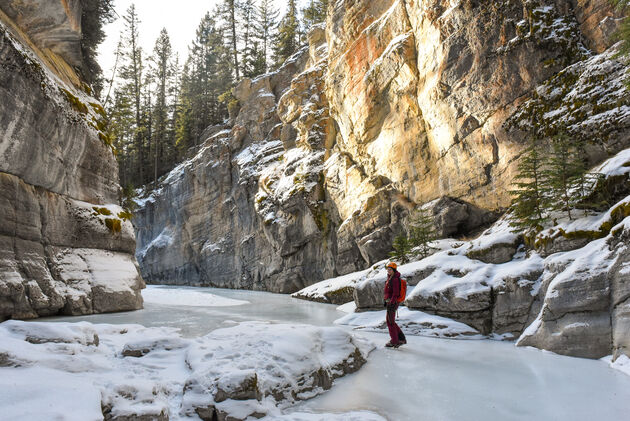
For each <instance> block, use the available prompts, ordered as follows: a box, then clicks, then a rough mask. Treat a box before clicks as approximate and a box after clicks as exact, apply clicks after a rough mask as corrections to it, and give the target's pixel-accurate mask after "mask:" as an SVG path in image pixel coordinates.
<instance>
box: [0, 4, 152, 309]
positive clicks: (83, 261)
mask: <svg viewBox="0 0 630 421" xmlns="http://www.w3.org/2000/svg"><path fill="white" fill-rule="evenodd" d="M19 3H20V5H17V4H16V2H11V1H3V2H0V8H1V9H2V10H1V11H0V18H1V19H0V104H2V112H1V113H0V209H1V212H2V215H3V218H2V219H1V220H0V320H3V319H6V318H10V317H13V318H33V317H38V316H45V315H52V314H58V313H63V314H87V313H93V312H107V311H117V310H132V309H137V308H140V307H141V306H142V297H141V295H140V293H139V290H140V288H142V287H143V281H142V279H141V277H140V276H139V272H138V269H137V265H136V263H135V259H134V257H133V251H134V250H135V239H134V232H133V227H132V225H131V223H130V221H129V219H130V215H128V214H126V213H125V212H124V211H123V210H122V209H121V208H120V207H119V206H118V205H116V204H115V203H117V194H118V192H117V186H118V181H117V165H116V161H115V158H114V155H113V152H112V149H111V147H110V146H109V145H108V144H107V137H106V136H105V134H104V133H102V132H101V130H100V128H101V127H102V124H103V119H104V114H103V109H102V107H101V106H100V104H98V102H97V101H96V100H95V99H93V98H91V97H90V96H89V95H88V94H86V93H85V92H84V90H89V89H88V88H87V87H86V85H83V86H82V85H81V82H80V80H79V78H78V77H77V76H76V74H75V73H74V70H73V67H72V66H73V62H74V59H76V56H77V55H78V57H80V50H79V49H78V40H80V35H81V34H80V29H77V28H80V25H79V26H77V20H76V19H77V16H80V5H79V2H76V1H74V2H67V1H62V2H45V3H46V5H45V7H44V8H43V9H42V8H40V7H39V6H38V4H39V3H44V2H39V3H38V2H34V1H33V2H19ZM18 6H20V8H19V9H18ZM22 6H23V7H22ZM3 12H6V14H5V13H3ZM7 15H8V16H7ZM9 16H13V17H14V18H15V20H13V19H11V18H10V17H9ZM79 23H80V22H79ZM77 30H78V31H79V32H78V33H77V32H76V31H77ZM73 34H74V35H73Z"/></svg>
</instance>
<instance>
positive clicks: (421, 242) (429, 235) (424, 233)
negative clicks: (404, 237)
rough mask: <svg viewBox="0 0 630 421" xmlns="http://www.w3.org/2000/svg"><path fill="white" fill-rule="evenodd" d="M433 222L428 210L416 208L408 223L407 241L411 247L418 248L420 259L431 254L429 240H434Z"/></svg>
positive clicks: (432, 248)
mask: <svg viewBox="0 0 630 421" xmlns="http://www.w3.org/2000/svg"><path fill="white" fill-rule="evenodd" d="M436 238H437V237H436V233H435V223H434V221H433V217H432V216H431V215H430V213H429V211H428V210H426V209H423V208H422V207H420V208H418V210H416V211H415V212H414V214H413V215H412V217H411V222H410V224H409V243H410V245H411V247H412V248H418V250H419V255H420V257H421V258H422V259H424V258H425V257H427V256H428V255H429V254H431V251H432V250H435V248H434V247H431V245H430V244H431V242H432V241H435V240H436Z"/></svg>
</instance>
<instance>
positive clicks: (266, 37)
mask: <svg viewBox="0 0 630 421" xmlns="http://www.w3.org/2000/svg"><path fill="white" fill-rule="evenodd" d="M279 15H280V12H279V11H278V9H276V8H275V7H274V5H273V0H260V4H259V5H258V8H257V9H256V21H255V23H254V37H255V39H256V40H257V41H258V42H259V55H260V57H258V58H257V60H259V64H258V65H260V67H261V69H262V72H261V73H266V72H267V70H268V69H269V50H270V47H271V44H272V40H273V39H274V34H275V29H276V26H277V21H278V16H279Z"/></svg>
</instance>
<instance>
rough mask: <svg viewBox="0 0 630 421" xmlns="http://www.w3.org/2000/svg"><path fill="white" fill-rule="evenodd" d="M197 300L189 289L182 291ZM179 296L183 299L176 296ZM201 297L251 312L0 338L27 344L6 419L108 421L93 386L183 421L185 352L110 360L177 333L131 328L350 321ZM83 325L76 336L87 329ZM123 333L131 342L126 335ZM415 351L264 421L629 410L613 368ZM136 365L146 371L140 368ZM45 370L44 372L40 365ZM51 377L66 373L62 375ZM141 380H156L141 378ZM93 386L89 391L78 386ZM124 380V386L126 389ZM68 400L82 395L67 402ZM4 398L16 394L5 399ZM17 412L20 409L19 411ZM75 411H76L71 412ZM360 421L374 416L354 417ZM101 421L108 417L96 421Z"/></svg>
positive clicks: (494, 349) (515, 351)
mask: <svg viewBox="0 0 630 421" xmlns="http://www.w3.org/2000/svg"><path fill="white" fill-rule="evenodd" d="M191 289H192V288H181V290H182V291H187V290H191ZM172 290H173V297H175V296H176V295H177V294H176V292H177V291H178V290H180V288H172ZM195 291H207V292H210V293H212V294H215V295H218V296H223V297H227V298H232V299H238V300H246V301H248V302H249V303H248V304H243V305H240V306H230V307H192V306H186V307H183V306H182V307H174V306H167V305H162V304H153V303H147V305H146V308H145V309H143V310H139V311H136V312H129V313H112V314H101V315H92V316H85V317H81V318H65V320H71V321H73V322H75V321H76V320H79V319H83V320H91V321H93V322H97V321H98V322H106V323H121V324H119V325H109V326H101V327H94V329H95V331H96V333H98V335H99V337H100V344H99V346H98V347H95V346H93V345H91V346H85V345H78V344H77V345H74V346H70V344H66V343H49V344H39V345H37V344H30V343H27V342H24V341H23V337H24V335H23V334H19V335H18V334H17V333H15V335H18V336H15V337H14V336H12V335H13V334H12V335H9V336H5V335H3V337H2V339H0V347H2V348H3V349H0V361H2V353H3V352H6V351H7V350H6V349H5V348H6V347H8V346H14V345H11V344H15V343H19V344H20V348H19V351H20V357H21V361H22V363H21V364H22V367H19V368H16V367H0V387H1V389H0V390H2V391H3V393H0V419H2V417H3V416H5V414H11V415H13V414H15V415H16V417H11V418H9V419H55V417H54V414H59V413H60V412H61V411H57V412H54V413H53V412H41V414H43V416H42V417H36V418H33V417H30V418H29V417H28V416H26V414H25V413H24V411H25V410H31V409H33V408H34V409H35V410H38V411H39V410H40V409H41V410H42V411H43V410H50V411H55V408H62V409H63V415H64V416H65V418H59V419H67V420H73V419H76V420H91V419H102V415H100V396H98V395H94V394H93V392H94V391H95V390H96V388H95V386H94V385H93V384H94V383H95V381H94V379H98V380H97V381H96V383H98V384H99V385H104V386H105V387H106V389H107V391H108V394H109V395H108V396H109V397H110V399H111V400H112V402H113V403H114V404H115V405H114V406H115V407H118V408H120V410H121V411H122V410H123V409H125V408H129V407H130V405H132V401H129V400H128V399H126V398H125V396H128V395H129V392H133V394H135V395H137V396H140V397H147V398H149V397H151V399H153V402H154V407H153V410H155V409H156V408H157V409H159V408H160V406H159V405H166V406H168V407H169V410H170V412H171V420H177V419H186V418H185V417H184V415H182V414H179V413H178V412H177V408H176V407H175V406H173V405H171V404H168V402H169V400H168V399H169V398H168V396H170V395H171V394H176V393H180V391H181V390H182V389H183V385H184V384H185V381H186V379H187V376H188V373H187V372H186V370H187V369H186V364H185V361H184V359H183V358H181V355H182V353H180V352H177V353H175V354H174V355H177V357H176V358H174V357H169V353H168V352H166V351H164V350H163V349H162V348H160V347H155V349H154V350H153V351H151V352H149V353H148V354H146V355H145V356H144V357H142V358H130V357H125V358H120V357H118V358H114V359H109V358H103V356H102V355H103V354H109V355H112V354H114V353H115V352H117V351H116V350H121V349H122V348H123V346H124V345H125V344H128V343H131V344H135V345H139V344H138V343H137V341H139V340H140V339H142V338H144V339H143V340H146V341H149V342H155V343H162V344H163V343H164V342H160V341H161V339H164V338H172V337H173V334H174V331H173V329H167V328H163V327H161V328H158V329H146V328H141V327H133V326H130V325H128V324H124V323H130V322H134V323H138V322H140V323H143V324H146V325H147V326H171V327H181V328H182V333H183V334H184V336H188V337H199V336H203V335H205V334H206V333H208V332H210V331H212V330H215V329H216V328H217V327H225V326H233V325H235V324H236V322H239V321H244V320H259V321H264V320H274V321H282V322H291V323H310V324H315V325H330V324H331V323H332V322H333V320H335V319H338V318H339V317H341V316H343V313H342V312H341V311H338V310H337V309H336V307H335V306H333V305H329V304H320V303H313V302H309V301H302V300H296V299H292V298H290V297H288V296H284V295H276V294H270V293H263V292H253V291H232V290H220V289H211V288H199V289H195ZM367 314H369V313H367ZM375 317H376V316H375ZM44 320H45V319H44ZM48 320H51V319H48ZM57 320H59V318H57ZM5 324H6V322H5V323H2V324H0V326H4V325H5ZM46 324H50V323H46ZM72 325H77V324H76V323H71V324H67V325H65V326H64V325H59V328H60V329H61V330H60V331H59V332H60V333H62V332H63V331H64V329H68V328H69V326H72ZM81 326H83V327H81ZM85 326H87V325H81V324H78V325H77V327H81V329H85ZM94 326H98V325H94ZM62 327H63V329H62ZM342 328H343V327H342ZM348 329H350V327H348ZM403 329H405V328H404V327H403ZM125 331H126V332H127V333H121V332H125ZM73 332H74V333H73V334H72V335H76V336H77V337H82V335H84V333H79V332H80V329H79V330H75V331H73ZM84 332H87V331H84ZM360 334H361V335H362V336H365V337H367V338H368V339H370V340H372V341H374V342H376V343H378V344H384V343H385V342H386V341H387V340H388V335H387V334H386V333H372V332H368V331H362V332H360ZM20 335H21V336H20ZM64 335H65V334H64ZM72 335H71V336H72ZM53 336H54V335H53ZM85 337H86V338H87V337H89V335H86V336H85ZM193 340H195V339H193ZM407 340H408V344H407V345H405V346H403V347H401V348H399V349H397V350H390V349H385V348H378V349H376V350H375V351H372V353H371V354H370V355H369V358H368V363H367V364H366V365H365V366H364V367H363V368H362V369H361V370H360V371H359V372H358V373H356V374H352V375H349V376H346V377H344V378H341V379H337V380H335V383H334V385H333V388H332V389H331V390H330V391H328V392H325V393H324V394H322V395H320V396H318V397H316V398H314V399H312V400H309V401H305V402H303V403H301V404H298V405H296V406H294V407H290V408H284V409H283V410H277V412H276V413H272V415H270V416H269V417H267V418H266V419H267V421H269V420H279V421H286V420H296V421H302V420H303V421H315V420H317V421H319V420H333V421H337V420H352V421H354V420H357V421H358V420H366V421H372V420H375V421H376V420H382V419H387V420H390V421H393V420H396V421H407V420H412V421H417V420H431V421H434V420H435V421H441V420H444V421H446V420H448V421H452V420H478V419H479V420H481V419H483V420H489V421H492V420H501V421H503V420H516V421H520V420H523V421H525V420H527V421H530V420H554V421H555V420H571V421H587V420H588V421H592V420H593V419H596V420H598V421H619V420H624V419H626V418H627V414H628V413H629V411H630V376H627V375H626V374H624V373H623V372H621V371H618V370H614V369H612V368H610V367H609V366H608V363H607V362H605V361H597V360H586V359H581V358H569V357H563V356H558V355H555V354H552V353H544V352H540V351H538V350H535V349H530V348H516V347H514V345H513V344H511V343H507V342H496V341H490V340H478V341H453V340H441V339H434V338H426V337H418V336H408V337H407ZM42 346H43V347H46V349H47V352H46V354H44V353H42V352H37V353H35V352H34V351H33V349H34V348H35V347H42ZM77 349H82V350H84V351H85V350H89V351H90V352H92V354H85V356H86V358H85V359H78V358H77V355H76V351H77ZM226 349H227V348H226ZM234 352H237V351H236V350H234ZM73 353H75V354H73ZM34 360H37V361H40V362H39V363H38V365H35V366H30V363H29V361H34ZM129 360H134V361H133V362H132V363H133V364H135V365H134V366H131V365H127V364H131V363H127V361H129ZM138 360H140V361H142V365H138V362H139V361H138ZM41 361H44V365H43V366H42V362H41ZM70 362H72V363H74V365H73V367H75V371H79V374H78V375H77V376H78V377H77V376H75V375H74V374H72V375H71V374H65V375H64V374H59V375H57V377H55V378H54V380H55V384H54V385H53V384H50V383H52V380H50V379H51V377H50V375H49V374H50V373H51V372H53V370H52V369H53V368H55V367H58V366H55V365H52V364H53V363H56V364H59V363H63V364H66V365H67V366H69V364H70ZM623 363H624V359H623V358H619V359H618V360H617V361H616V364H617V365H620V366H621V365H622V364H623ZM46 364H49V365H46ZM112 364H114V365H117V367H118V368H117V370H118V369H120V370H126V372H125V373H126V374H125V375H124V376H122V375H120V371H117V372H118V373H119V374H117V375H116V376H112V375H111V374H110V373H111V371H112V367H111V365H112ZM626 364H627V363H626ZM40 366H41V367H40ZM156 366H157V367H161V371H155V369H154V368H153V367H156ZM132 367H134V368H133V369H132ZM46 370H49V371H46ZM54 371H56V372H58V373H60V371H59V370H54ZM142 373H144V374H146V376H147V377H146V378H147V379H148V380H145V381H140V380H139V379H138V376H139V375H140V374H142ZM144 374H143V375H144ZM128 375H133V376H135V380H133V379H127V378H126V377H127V376H128ZM70 376H72V377H70ZM86 377H89V378H90V380H91V383H88V382H84V381H79V380H77V379H79V378H86ZM71 379H74V380H72V381H71ZM121 379H122V380H125V381H124V382H122V385H121ZM48 380H50V381H49V382H47V381H48ZM39 385H41V387H40V386H39ZM75 385H76V386H77V387H76V388H75ZM123 386H124V387H123ZM73 388H74V389H73ZM64 389H65V390H69V391H70V392H71V391H73V390H76V391H77V392H76V393H75V394H73V395H70V394H69V393H68V394H66V392H65V391H64ZM5 390H6V391H10V392H9V393H8V394H6V393H4V391H5ZM154 392H155V394H154ZM40 398H41V399H42V400H41V401H39V399H40ZM78 400H80V402H77V401H78ZM15 402H19V404H18V405H13V403H15ZM160 402H161V403H160ZM164 402H167V404H165V403H164ZM47 404H51V405H53V407H48V406H46V405H47ZM67 408H73V411H75V412H72V411H68V410H67ZM20 410H21V411H22V412H20ZM147 410H148V409H147ZM10 411H13V412H10ZM353 411H371V412H370V413H367V412H362V413H358V414H357V413H353ZM97 412H98V414H97ZM331 413H333V414H334V415H331ZM49 414H52V415H51V416H48V415H49ZM75 414H76V416H75ZM94 414H96V415H99V416H100V418H92V415H94ZM376 414H378V415H376ZM379 416H381V417H384V418H379Z"/></svg>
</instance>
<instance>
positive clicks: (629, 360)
mask: <svg viewBox="0 0 630 421" xmlns="http://www.w3.org/2000/svg"><path fill="white" fill-rule="evenodd" d="M602 360H603V361H605V362H607V363H608V364H610V366H611V367H612V368H614V369H615V370H619V371H621V372H622V373H624V374H627V375H628V376H630V357H628V356H627V355H621V356H620V357H619V358H617V359H616V360H615V361H614V362H613V360H612V355H608V356H606V357H603V358H602Z"/></svg>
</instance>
